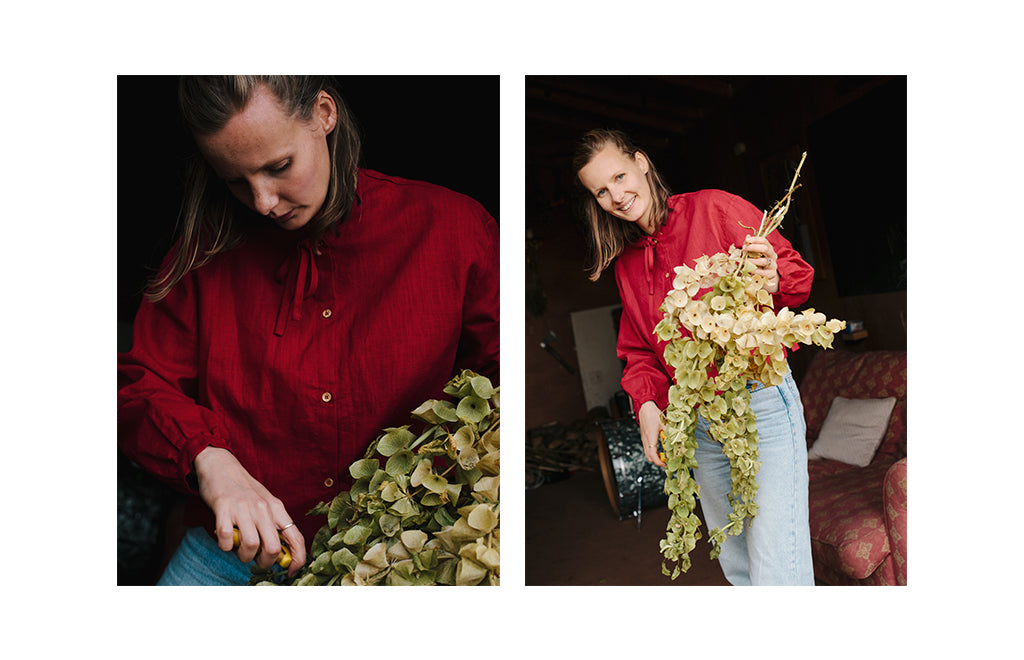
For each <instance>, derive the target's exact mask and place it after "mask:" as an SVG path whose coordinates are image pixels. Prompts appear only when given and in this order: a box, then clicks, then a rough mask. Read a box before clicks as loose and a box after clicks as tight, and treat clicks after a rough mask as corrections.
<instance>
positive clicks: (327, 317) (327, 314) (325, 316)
mask: <svg viewBox="0 0 1024 660" xmlns="http://www.w3.org/2000/svg"><path fill="white" fill-rule="evenodd" d="M333 313H334V312H332V311H331V308H330V307H328V308H327V309H325V310H324V311H323V312H322V314H323V316H324V318H325V319H329V318H331V314H333Z"/></svg>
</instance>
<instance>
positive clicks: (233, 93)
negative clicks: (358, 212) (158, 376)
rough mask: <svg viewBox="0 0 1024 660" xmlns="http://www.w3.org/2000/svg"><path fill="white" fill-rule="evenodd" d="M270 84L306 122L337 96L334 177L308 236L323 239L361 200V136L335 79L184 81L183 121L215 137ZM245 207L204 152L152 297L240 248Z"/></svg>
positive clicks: (331, 148)
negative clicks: (325, 98) (324, 97)
mask: <svg viewBox="0 0 1024 660" xmlns="http://www.w3.org/2000/svg"><path fill="white" fill-rule="evenodd" d="M264 85H265V86H266V87H267V88H268V89H269V90H270V91H271V92H272V93H273V94H274V96H275V97H276V98H277V99H278V101H280V103H281V105H282V107H283V108H284V109H285V112H287V113H289V115H290V116H292V117H295V118H297V119H300V120H302V121H309V120H311V119H312V117H313V111H314V109H315V107H316V102H317V99H318V98H319V95H320V92H321V91H325V92H327V93H328V94H330V95H331V97H332V98H333V99H334V103H335V106H336V107H337V112H338V120H337V123H336V124H335V127H334V130H332V131H331V132H330V133H329V134H328V135H327V148H328V152H329V154H330V161H331V168H330V180H329V182H328V186H327V196H326V197H325V198H324V203H323V205H322V206H321V207H320V210H319V211H318V212H317V214H316V216H314V217H313V218H312V219H311V220H310V221H309V223H308V225H307V226H306V227H305V228H304V230H303V231H305V232H307V233H309V234H310V235H312V236H314V237H319V236H321V235H322V234H323V232H324V231H326V230H327V229H328V228H329V227H330V226H332V225H333V224H335V223H336V222H339V221H340V220H342V219H344V218H345V217H346V216H347V215H348V212H349V210H350V209H351V208H352V203H353V202H354V201H355V196H356V179H357V170H358V166H359V156H360V139H359V132H358V130H357V128H356V125H355V120H354V118H353V117H352V116H351V115H350V114H349V112H348V109H347V108H346V106H345V104H344V102H343V101H342V99H341V95H340V94H338V92H337V89H336V88H335V85H334V84H333V82H332V81H331V80H330V78H329V77H327V76H183V77H182V78H181V79H180V81H179V84H178V102H179V106H180V109H181V116H182V120H183V121H184V123H185V126H186V127H187V128H188V130H189V131H191V132H192V134H193V135H210V134H213V133H216V132H217V131H219V130H221V129H222V128H224V126H225V125H226V124H227V122H228V120H229V119H231V118H232V117H233V116H235V114H237V113H238V112H240V111H241V110H243V109H244V108H245V106H246V105H247V104H248V103H249V100H250V99H251V98H252V96H253V94H254V93H255V91H256V90H257V89H258V88H260V87H261V86H264ZM243 209H244V207H243V206H242V205H241V204H240V203H239V202H238V201H237V200H236V199H235V198H234V196H233V195H232V194H231V193H230V192H229V191H228V190H227V188H226V187H225V186H223V185H221V184H220V183H219V181H218V179H217V176H216V174H214V172H213V169H212V168H211V167H210V166H209V165H208V164H207V163H206V161H205V160H204V159H203V158H202V157H201V156H199V155H198V154H196V155H194V156H193V157H192V158H191V159H190V161H189V163H188V164H187V171H186V174H185V195H184V198H183V199H182V205H181V211H180V212H179V215H178V231H179V234H180V235H179V237H178V241H177V247H176V249H175V250H174V251H173V253H172V255H171V257H170V259H169V261H168V262H167V264H166V266H165V267H164V269H163V270H161V271H160V272H159V273H158V274H157V276H156V277H155V278H153V280H152V281H151V282H150V283H149V286H148V288H147V290H146V294H145V297H146V299H147V300H150V301H154V302H155V301H157V300H160V299H161V298H163V297H165V296H166V295H167V293H168V292H169V291H170V290H171V288H173V287H174V285H175V284H177V283H178V282H180V281H181V279H182V278H183V277H185V275H187V274H188V273H189V272H190V271H191V270H193V269H195V268H199V267H200V266H202V265H203V264H205V263H207V262H208V261H209V260H210V259H212V258H213V257H214V256H215V255H217V254H219V253H221V252H224V251H225V250H228V249H230V248H232V247H235V246H236V245H238V244H239V243H240V242H241V241H242V238H243V236H244V232H243V230H242V227H241V226H240V223H239V222H238V219H237V217H236V216H237V214H238V213H239V212H240V211H242V210H243Z"/></svg>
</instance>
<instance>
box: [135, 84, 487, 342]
mask: <svg viewBox="0 0 1024 660" xmlns="http://www.w3.org/2000/svg"><path fill="white" fill-rule="evenodd" d="M337 80H338V82H339V86H340V89H341V94H342V96H343V98H344V100H345V102H346V103H347V104H348V106H349V108H350V110H351V111H352V113H353V114H354V115H355V117H356V121H357V123H358V126H359V129H360V135H361V137H362V140H363V159H362V164H363V166H364V167H367V168H369V169H374V170H377V171H379V172H382V173H384V174H389V175H393V176H399V177H403V178H407V179H418V180H423V181H429V182H431V183H436V184H439V185H442V186H445V187H447V188H451V189H452V190H455V191H458V192H461V193H465V194H467V195H469V196H470V197H473V198H474V199H476V200H477V201H479V202H480V203H481V204H483V205H484V207H485V208H486V209H487V210H488V211H489V212H490V213H491V215H492V216H494V217H495V218H496V219H498V220H499V222H500V218H499V216H498V211H499V164H500V163H499V144H500V138H499V133H498V130H499V85H498V77H497V76H338V78H337ZM117 91H118V145H117V149H118V151H117V153H118V219H117V220H118V225H117V239H118V246H117V259H118V310H117V316H118V322H119V323H130V322H131V321H132V319H133V318H134V316H135V311H136V310H137V309H138V305H139V302H140V301H141V297H142V289H143V287H144V285H145V282H146V280H147V278H148V277H150V276H151V275H152V274H153V269H155V268H157V267H158V266H159V264H160V260H161V259H162V258H163V256H164V254H165V253H166V252H167V250H168V249H169V247H170V244H171V240H172V235H173V231H174V225H175V220H176V218H177V213H178V208H179V205H180V202H181V194H182V191H181V180H182V176H183V164H184V162H185V160H186V158H187V157H188V156H189V155H190V154H192V153H193V152H194V146H193V143H192V140H191V138H190V136H188V135H187V134H186V132H185V131H184V130H183V129H182V127H181V122H180V120H179V115H178V110H177V78H176V77H174V76H120V77H118V90H117Z"/></svg>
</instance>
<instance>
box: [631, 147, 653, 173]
mask: <svg viewBox="0 0 1024 660" xmlns="http://www.w3.org/2000/svg"><path fill="white" fill-rule="evenodd" d="M633 160H635V161H636V164H637V165H639V166H640V171H642V172H643V173H644V174H645V175H646V174H647V172H649V171H650V169H651V163H650V161H648V160H647V155H646V154H645V153H644V152H642V151H638V152H636V153H635V154H633Z"/></svg>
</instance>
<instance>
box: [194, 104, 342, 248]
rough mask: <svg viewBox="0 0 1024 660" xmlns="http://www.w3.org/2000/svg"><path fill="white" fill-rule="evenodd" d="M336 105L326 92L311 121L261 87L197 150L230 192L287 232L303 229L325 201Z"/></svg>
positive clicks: (200, 142)
mask: <svg viewBox="0 0 1024 660" xmlns="http://www.w3.org/2000/svg"><path fill="white" fill-rule="evenodd" d="M337 117H338V115H337V107H336V106H335V104H334V99H333V98H331V95H330V94H328V93H326V92H320V98H319V99H318V101H317V105H316V107H315V109H314V111H313V116H312V117H311V118H310V120H309V121H302V120H301V119H298V118H296V117H292V116H289V115H288V113H287V112H285V110H284V108H283V107H282V106H281V105H280V103H279V102H278V100H277V97H275V96H274V94H273V93H272V92H271V91H270V90H269V89H268V88H267V87H265V86H264V87H260V88H258V89H257V90H256V91H255V92H254V93H253V96H252V98H251V99H249V103H248V105H246V106H245V108H243V109H242V110H241V111H240V112H239V113H238V114H236V115H235V116H234V117H232V118H231V119H229V120H228V123H227V124H225V125H224V128H222V129H221V130H219V131H217V132H216V133H213V134H212V135H206V136H197V138H196V142H197V143H198V145H199V150H200V152H201V153H202V154H203V156H204V157H205V158H206V160H207V162H208V163H209V164H210V166H211V167H212V168H213V170H214V171H215V172H216V173H217V176H219V177H220V178H221V179H223V180H224V182H225V183H226V184H227V186H228V189H229V190H230V191H231V193H232V194H233V195H234V196H235V197H236V198H237V199H238V201H240V202H241V203H242V204H244V205H245V206H247V207H249V208H250V209H252V210H253V211H255V212H256V213H259V214H260V215H265V216H267V217H269V218H270V219H271V220H273V221H274V222H276V223H277V224H278V226H280V227H282V228H283V229H289V230H295V229H300V228H302V227H304V226H305V225H306V224H307V223H308V222H309V221H310V220H311V219H312V218H313V216H315V215H316V213H317V211H319V210H320V207H321V206H322V205H323V203H324V199H325V198H326V197H327V187H328V182H329V181H330V172H331V159H330V153H329V151H328V149H327V135H328V134H329V133H330V132H331V131H332V130H333V129H334V126H335V124H336V122H337Z"/></svg>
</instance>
